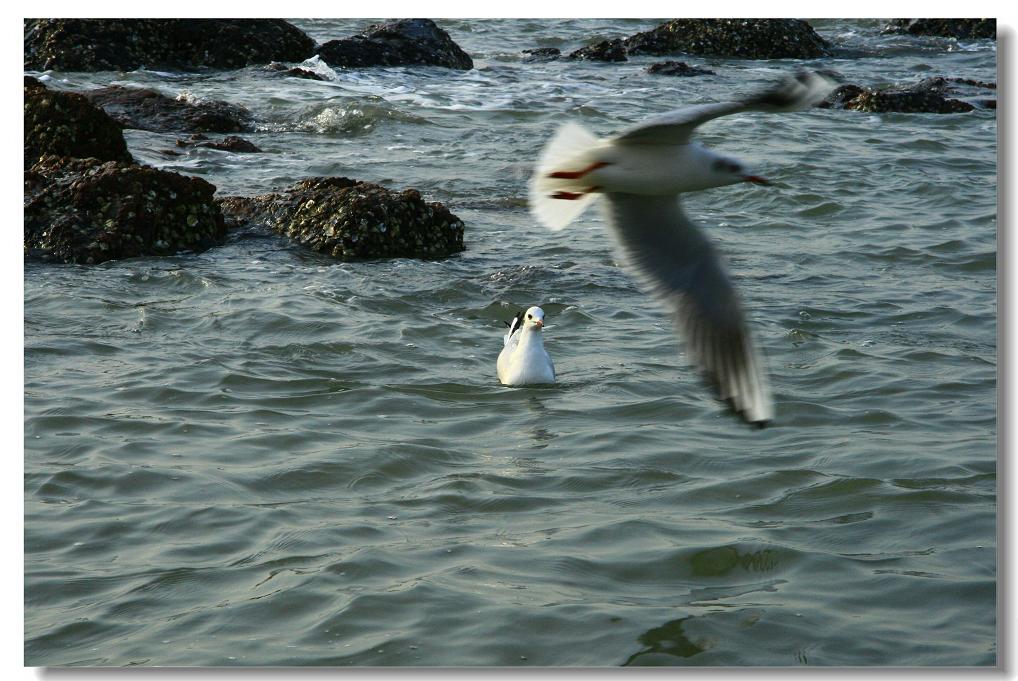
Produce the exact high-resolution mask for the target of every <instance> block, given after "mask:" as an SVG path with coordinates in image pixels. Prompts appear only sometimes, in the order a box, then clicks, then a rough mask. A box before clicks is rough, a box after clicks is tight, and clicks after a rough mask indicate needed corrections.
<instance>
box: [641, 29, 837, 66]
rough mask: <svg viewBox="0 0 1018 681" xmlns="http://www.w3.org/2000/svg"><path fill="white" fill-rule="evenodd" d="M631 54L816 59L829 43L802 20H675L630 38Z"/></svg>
mask: <svg viewBox="0 0 1018 681" xmlns="http://www.w3.org/2000/svg"><path fill="white" fill-rule="evenodd" d="M624 42H625V46H626V49H627V50H628V52H629V54H630V55H638V54H652V55H659V56H665V55H672V54H680V53H684V54H697V55H713V56H721V57H735V58H740V59H784V58H794V59H812V58H815V57H822V56H824V55H826V54H827V47H828V43H827V41H826V40H824V39H823V38H821V37H820V36H819V35H817V33H816V31H814V30H813V27H812V26H810V25H809V24H808V23H806V22H805V21H802V20H801V19H672V20H671V21H669V22H667V23H664V24H661V25H660V26H658V27H657V28H655V29H653V30H650V31H645V32H643V33H637V34H636V35H633V36H630V37H629V38H626V40H625V41H624Z"/></svg>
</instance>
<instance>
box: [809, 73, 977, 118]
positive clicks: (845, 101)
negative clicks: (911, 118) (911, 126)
mask: <svg viewBox="0 0 1018 681" xmlns="http://www.w3.org/2000/svg"><path fill="white" fill-rule="evenodd" d="M955 85H960V86H963V87H965V88H974V89H976V90H987V89H994V88H995V87H996V83H983V82H980V81H976V80H969V79H965V78H941V77H934V78H925V79H923V80H921V81H919V82H918V83H914V84H912V85H908V86H898V87H887V88H878V89H871V88H866V87H861V86H859V85H854V84H848V85H842V86H841V87H839V88H838V89H836V90H834V91H833V92H832V93H831V94H830V95H828V96H827V98H826V99H824V101H822V102H821V103H820V104H818V105H817V106H819V107H821V108H827V109H849V110H852V111H866V112H870V113H888V112H896V113H964V112H966V111H972V110H973V109H975V108H976V106H975V105H974V104H972V103H971V102H968V101H964V100H961V99H954V98H952V97H948V96H947V95H948V94H953V93H955V92H956V91H957V88H956V87H955ZM990 101H994V104H993V105H992V106H991V105H988V104H986V103H983V102H979V104H980V106H982V107H984V108H996V105H995V100H990Z"/></svg>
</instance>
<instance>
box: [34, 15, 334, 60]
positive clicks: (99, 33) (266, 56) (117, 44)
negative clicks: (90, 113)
mask: <svg viewBox="0 0 1018 681" xmlns="http://www.w3.org/2000/svg"><path fill="white" fill-rule="evenodd" d="M314 46H315V43H314V41H313V40H312V39H311V38H309V37H308V36H307V35H306V34H305V33H304V32H303V31H301V30H300V29H299V28H297V27H296V26H294V25H292V24H289V23H287V22H285V21H283V20H282V19H27V20H26V21H25V68H26V69H36V70H39V71H45V70H48V69H56V70H59V71H133V70H135V69H139V68H142V67H145V68H149V69H164V70H183V71H193V70H197V69H201V68H213V69H239V68H242V67H244V66H247V65H249V64H265V63H268V62H270V61H273V60H276V61H292V62H299V61H303V60H304V59H307V58H308V57H310V56H311V55H312V53H313V52H314Z"/></svg>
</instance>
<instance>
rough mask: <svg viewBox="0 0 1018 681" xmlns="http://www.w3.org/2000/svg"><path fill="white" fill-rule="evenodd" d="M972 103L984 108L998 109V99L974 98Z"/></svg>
mask: <svg viewBox="0 0 1018 681" xmlns="http://www.w3.org/2000/svg"><path fill="white" fill-rule="evenodd" d="M972 103H973V104H975V105H976V106H978V107H980V108H983V109H996V108H997V100H996V99H974V100H972Z"/></svg>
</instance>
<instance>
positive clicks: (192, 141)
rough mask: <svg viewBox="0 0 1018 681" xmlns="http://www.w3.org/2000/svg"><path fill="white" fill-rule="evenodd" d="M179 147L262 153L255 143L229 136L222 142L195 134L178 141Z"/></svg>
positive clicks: (239, 152)
mask: <svg viewBox="0 0 1018 681" xmlns="http://www.w3.org/2000/svg"><path fill="white" fill-rule="evenodd" d="M177 146H178V147H205V148H208V149H218V150H220V151H232V152H234V153H236V154H258V153H261V151H262V150H261V149H259V148H258V147H257V146H255V145H254V144H253V143H251V142H249V141H247V140H246V139H244V138H243V137H237V136H236V135H227V136H226V137H224V138H223V139H221V140H210V139H209V138H208V137H206V136H205V135H203V134H201V133H200V132H199V133H195V134H194V135H191V136H190V137H189V138H187V139H186V140H182V139H178V140H177Z"/></svg>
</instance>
